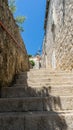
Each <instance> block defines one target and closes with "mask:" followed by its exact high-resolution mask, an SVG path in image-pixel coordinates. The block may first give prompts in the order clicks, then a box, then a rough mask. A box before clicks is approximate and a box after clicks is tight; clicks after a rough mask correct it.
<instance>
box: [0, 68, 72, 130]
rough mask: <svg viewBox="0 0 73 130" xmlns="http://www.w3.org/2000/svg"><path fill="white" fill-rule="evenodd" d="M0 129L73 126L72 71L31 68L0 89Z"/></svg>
mask: <svg viewBox="0 0 73 130" xmlns="http://www.w3.org/2000/svg"><path fill="white" fill-rule="evenodd" d="M0 130H73V73H72V72H63V71H59V72H57V71H49V70H48V69H39V70H38V69H37V70H30V71H29V72H27V73H26V72H22V73H21V74H20V75H18V76H17V78H16V82H15V83H14V85H12V86H11V87H4V88H2V89H1V98H0Z"/></svg>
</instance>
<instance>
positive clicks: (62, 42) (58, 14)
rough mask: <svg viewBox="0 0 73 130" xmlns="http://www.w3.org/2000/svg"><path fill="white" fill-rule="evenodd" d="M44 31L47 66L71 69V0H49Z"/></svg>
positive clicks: (72, 58) (72, 10)
mask: <svg viewBox="0 0 73 130" xmlns="http://www.w3.org/2000/svg"><path fill="white" fill-rule="evenodd" d="M45 31H46V34H45V42H44V44H45V48H43V50H45V51H43V52H46V55H47V64H48V67H51V68H56V69H61V70H73V0H49V8H48V17H47V23H46V30H45ZM43 55H45V53H44V54H43ZM45 57H46V56H45ZM43 62H44V61H43ZM45 63H46V62H45Z"/></svg>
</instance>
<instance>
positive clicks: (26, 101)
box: [0, 95, 73, 113]
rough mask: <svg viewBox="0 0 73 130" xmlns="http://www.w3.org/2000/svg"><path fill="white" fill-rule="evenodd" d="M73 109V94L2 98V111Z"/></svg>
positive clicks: (0, 101) (0, 105)
mask: <svg viewBox="0 0 73 130" xmlns="http://www.w3.org/2000/svg"><path fill="white" fill-rule="evenodd" d="M72 109H73V96H60V97H57V96H56V97H55V96H51V95H49V96H48V97H26V98H1V99H0V113H1V112H28V111H32V112H33V111H55V112H58V111H65V110H72Z"/></svg>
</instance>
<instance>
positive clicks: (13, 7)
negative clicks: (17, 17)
mask: <svg viewBox="0 0 73 130" xmlns="http://www.w3.org/2000/svg"><path fill="white" fill-rule="evenodd" d="M9 9H10V10H11V12H12V13H13V14H14V13H15V11H16V5H15V0H9Z"/></svg>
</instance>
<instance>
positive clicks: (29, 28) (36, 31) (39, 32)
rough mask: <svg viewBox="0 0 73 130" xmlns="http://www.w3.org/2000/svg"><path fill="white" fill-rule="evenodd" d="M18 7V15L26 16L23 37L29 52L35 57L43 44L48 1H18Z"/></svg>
mask: <svg viewBox="0 0 73 130" xmlns="http://www.w3.org/2000/svg"><path fill="white" fill-rule="evenodd" d="M16 6H17V11H16V15H22V16H26V21H25V22H24V24H23V27H24V30H25V31H24V32H23V33H22V34H21V35H22V38H23V40H24V43H25V46H26V49H27V52H28V54H31V55H35V54H36V53H37V51H38V50H39V49H41V45H42V42H43V37H44V17H45V6H46V0H21V1H20V0H16Z"/></svg>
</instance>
